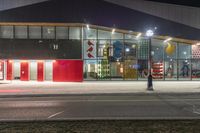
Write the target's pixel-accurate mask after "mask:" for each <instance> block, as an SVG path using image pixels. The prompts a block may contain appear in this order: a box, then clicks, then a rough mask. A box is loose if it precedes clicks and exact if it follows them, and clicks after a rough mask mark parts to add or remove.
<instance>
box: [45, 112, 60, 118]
mask: <svg viewBox="0 0 200 133" xmlns="http://www.w3.org/2000/svg"><path fill="white" fill-rule="evenodd" d="M63 112H64V111H61V112H58V113H55V114H53V115H50V116H49V117H47V118H48V119H50V118H52V117H54V116H56V115H59V114H62V113H63Z"/></svg>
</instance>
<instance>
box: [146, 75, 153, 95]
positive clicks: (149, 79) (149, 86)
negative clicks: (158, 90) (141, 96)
mask: <svg viewBox="0 0 200 133" xmlns="http://www.w3.org/2000/svg"><path fill="white" fill-rule="evenodd" d="M147 90H149V91H153V77H152V75H151V74H150V75H149V76H148V83H147Z"/></svg>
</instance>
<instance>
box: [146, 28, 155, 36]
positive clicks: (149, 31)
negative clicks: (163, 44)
mask: <svg viewBox="0 0 200 133" xmlns="http://www.w3.org/2000/svg"><path fill="white" fill-rule="evenodd" d="M153 35H154V33H153V30H147V32H146V36H148V37H151V36H153Z"/></svg>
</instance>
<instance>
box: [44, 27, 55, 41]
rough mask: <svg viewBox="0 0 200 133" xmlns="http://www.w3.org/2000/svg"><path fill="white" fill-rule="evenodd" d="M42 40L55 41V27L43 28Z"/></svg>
mask: <svg viewBox="0 0 200 133" xmlns="http://www.w3.org/2000/svg"><path fill="white" fill-rule="evenodd" d="M43 38H44V39H55V27H53V26H44V27H43Z"/></svg>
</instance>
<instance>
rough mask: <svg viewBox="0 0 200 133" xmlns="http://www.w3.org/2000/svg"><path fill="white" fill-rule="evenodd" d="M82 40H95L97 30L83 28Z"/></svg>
mask: <svg viewBox="0 0 200 133" xmlns="http://www.w3.org/2000/svg"><path fill="white" fill-rule="evenodd" d="M83 38H84V39H97V30H96V29H91V28H90V29H87V28H83Z"/></svg>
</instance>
